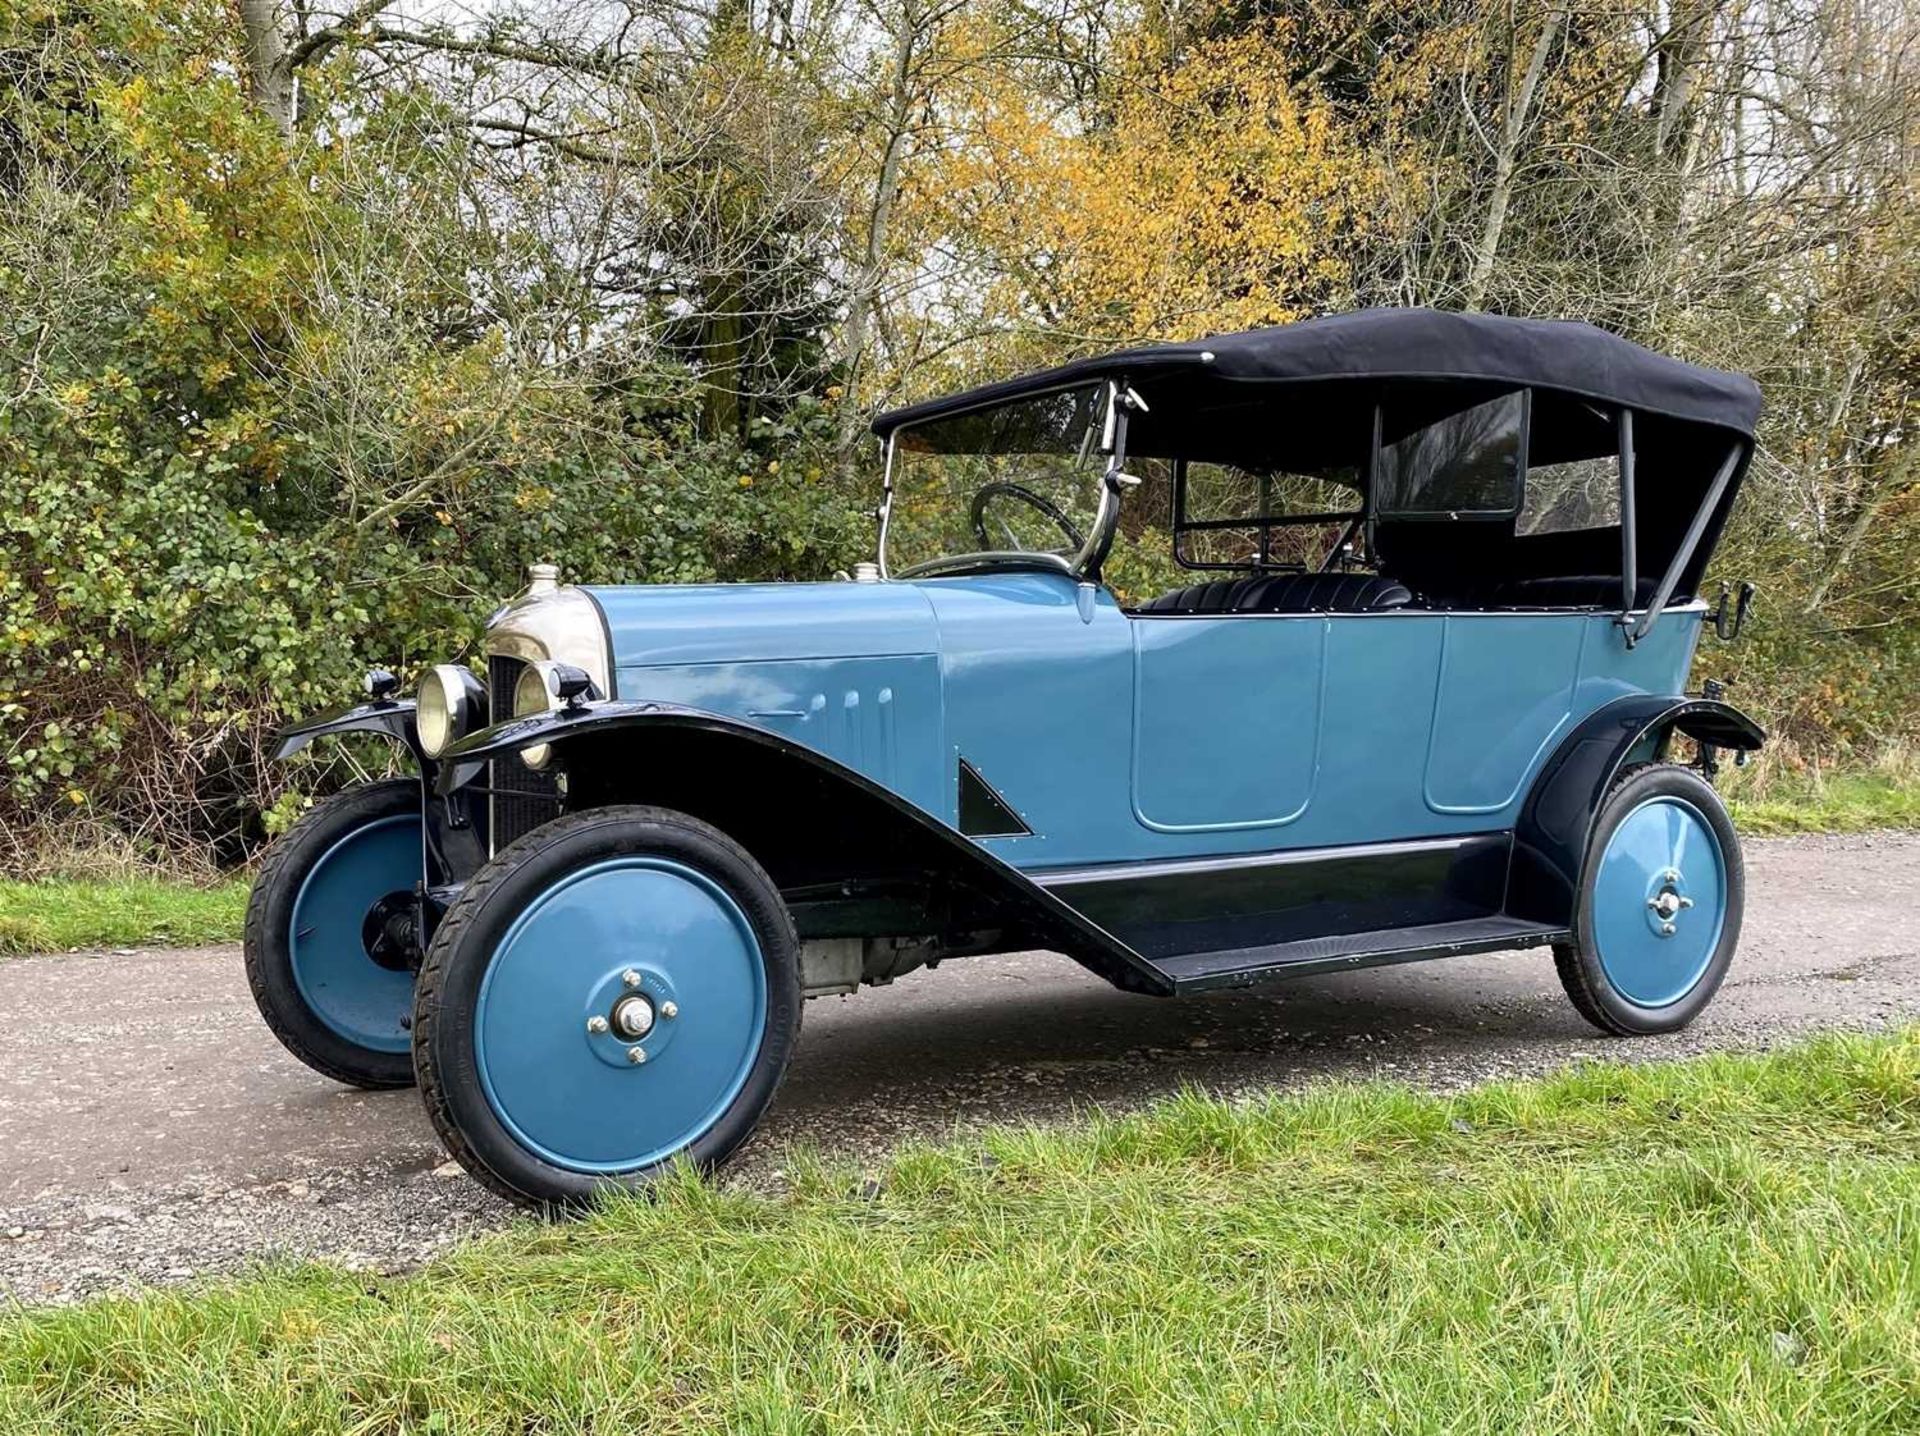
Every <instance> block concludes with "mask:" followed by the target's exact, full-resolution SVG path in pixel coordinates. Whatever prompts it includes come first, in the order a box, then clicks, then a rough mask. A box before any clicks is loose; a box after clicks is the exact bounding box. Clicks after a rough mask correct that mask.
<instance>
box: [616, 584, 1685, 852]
mask: <svg viewBox="0 0 1920 1436" xmlns="http://www.w3.org/2000/svg"><path fill="white" fill-rule="evenodd" d="M588 592H589V593H590V594H591V595H592V597H593V598H594V600H595V601H596V602H597V603H598V605H599V607H600V609H601V611H602V612H603V614H604V615H605V618H606V623H607V628H608V633H609V637H610V639H611V642H612V651H613V674H614V689H615V693H614V695H613V696H615V697H618V698H620V699H626V700H634V699H651V700H655V701H659V702H663V703H671V704H678V705H684V706H686V707H690V708H697V709H701V710H704V711H707V712H711V713H716V714H720V715H723V716H726V717H729V718H733V719H736V720H739V721H741V722H745V723H748V724H751V725H753V726H756V727H759V728H762V729H765V730H767V731H768V732H771V733H774V734H777V735H780V736H781V737H784V738H786V739H789V740H791V741H793V742H795V743H798V744H801V745H803V746H805V747H808V748H811V749H813V750H814V751H816V752H819V753H821V754H823V755H825V756H826V757H828V758H831V759H833V760H835V761H837V762H839V763H841V764H844V765H846V766H847V767H850V768H852V769H854V770H856V771H858V772H860V773H862V774H864V775H866V776H867V777H869V778H871V779H872V780H873V781H874V782H876V783H878V784H879V785H881V786H882V787H884V788H886V789H888V790H890V791H891V792H893V793H895V794H897V795H898V796H899V797H900V798H902V799H904V800H905V801H907V802H909V803H911V804H913V805H914V806H915V807H918V808H919V809H921V810H922V811H924V812H925V813H927V814H929V815H931V816H932V817H934V818H936V819H938V820H939V821H941V822H943V823H945V824H947V825H949V826H958V803H959V790H958V783H959V765H960V760H961V759H963V758H964V759H965V760H966V762H967V763H969V764H970V765H971V766H972V767H973V768H974V769H975V770H976V771H977V772H978V773H979V774H980V775H981V776H982V777H983V778H984V779H985V781H986V782H987V783H988V784H990V785H991V786H992V788H993V789H994V790H995V791H996V792H997V793H999V794H1000V795H1001V797H1002V798H1004V800H1005V801H1006V803H1007V804H1008V806H1010V807H1011V808H1012V809H1013V810H1014V811H1015V812H1016V813H1018V815H1019V816H1020V818H1021V819H1022V821H1023V822H1024V823H1025V824H1026V826H1027V827H1028V828H1029V829H1031V830H1032V831H1031V833H1029V834H1023V835H1019V836H1006V837H979V838H977V839H976V841H977V842H979V843H980V844H981V846H983V847H984V848H986V849H987V850H989V851H991V852H993V853H994V854H996V855H997V856H998V857H1000V858H1001V859H1002V860H1004V861H1005V862H1007V863H1009V864H1011V865H1012V866H1014V867H1016V868H1019V869H1022V870H1023V871H1026V872H1028V873H1030V874H1035V875H1040V874H1044V873H1045V871H1046V870H1048V869H1052V868H1084V867H1087V866H1089V865H1099V864H1108V863H1129V862H1139V861H1146V860H1157V859H1170V858H1189V857H1205V856H1217V855H1226V854H1245V853H1260V852H1273V851H1280V850H1291V849H1302V848H1321V847H1337V846H1342V845H1349V844H1360V843H1377V842H1382V841H1386V840H1395V839H1409V838H1426V837H1440V836H1446V835H1457V834H1470V833H1486V832H1500V831H1505V830H1509V829H1512V828H1513V827H1514V826H1515V822H1516V818H1517V816H1518V814H1519V811H1520V808H1521V805H1522V803H1523V802H1524V800H1525V799H1526V796H1527V794H1528V791H1529V789H1530V786H1531V784H1532V783H1533V780H1534V778H1535V776H1536V775H1537V774H1538V773H1539V771H1540V769H1541V767H1542V765H1543V764H1544V763H1546V761H1547V760H1548V758H1549V757H1550V755H1552V754H1553V753H1554V751H1555V750H1556V748H1557V747H1558V745H1559V744H1560V743H1561V742H1562V741H1563V740H1564V739H1565V738H1566V737H1567V735H1568V734H1569V733H1570V732H1572V731H1573V730H1574V728H1575V727H1576V726H1577V725H1579V724H1580V723H1581V721H1582V720H1583V719H1585V718H1587V717H1588V716H1589V715H1591V714H1593V713H1595V712H1596V711H1597V710H1599V709H1600V708H1601V707H1603V706H1604V705H1606V704H1608V703H1610V702H1613V701H1614V700H1617V699H1621V698H1623V697H1628V696H1630V695H1634V694H1645V693H1652V694H1670V695H1677V694H1679V693H1680V692H1681V688H1682V685H1683V683H1684V681H1685V678H1686V674H1687V670H1688V666H1689V664H1690V663H1691V661H1692V657H1693V650H1694V646H1695V644H1696V642H1697V641H1698V639H1699V635H1700V628H1701V619H1702V609H1701V608H1700V607H1699V606H1697V605H1695V606H1690V607H1687V608H1681V609H1674V610H1670V611H1668V612H1667V613H1665V614H1664V615H1662V618H1661V621H1660V622H1659V623H1658V624H1657V625H1656V626H1655V627H1654V629H1653V631H1652V632H1651V634H1650V635H1649V636H1648V637H1647V638H1646V639H1644V640H1642V641H1641V642H1640V643H1639V644H1638V646H1636V647H1633V648H1629V647H1628V646H1627V644H1626V642H1625V640H1624V638H1623V636H1622V633H1621V630H1620V626H1619V624H1618V622H1617V619H1616V617H1615V616H1614V615H1612V614H1608V613H1603V612H1593V611H1585V612H1562V613H1543V612H1448V613H1439V612H1421V611H1406V610H1402V611H1397V612H1386V613H1367V614H1301V615H1279V614H1225V615H1186V616H1182V615H1152V616H1149V615H1130V614H1128V613H1126V612H1124V611H1122V610H1121V609H1120V607H1119V606H1118V604H1117V603H1116V602H1115V600H1114V598H1113V596H1112V594H1111V593H1110V592H1108V591H1107V590H1106V589H1104V588H1097V587H1094V586H1092V585H1086V584H1080V583H1076V582H1075V581H1073V580H1072V579H1070V578H1068V577H1067V576H1065V575H1063V574H1052V573H1045V572H1033V573H1004V574H991V575H975V576H967V577H958V578H944V579H928V580H924V581H919V582H898V581H896V582H890V583H880V584H865V583H860V584H855V583H831V584H780V585H716V586H700V587H656V588H595V589H590V590H588ZM742 653H751V654H753V655H754V657H753V658H752V659H751V660H746V661H743V660H741V659H740V658H739V656H738V655H740V654H742Z"/></svg>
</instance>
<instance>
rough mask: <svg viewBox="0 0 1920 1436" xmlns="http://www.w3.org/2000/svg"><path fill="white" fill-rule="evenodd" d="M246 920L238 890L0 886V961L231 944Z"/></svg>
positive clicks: (110, 884)
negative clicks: (2, 956)
mask: <svg viewBox="0 0 1920 1436" xmlns="http://www.w3.org/2000/svg"><path fill="white" fill-rule="evenodd" d="M246 912H247V885H246V884H245V883H244V882H224V883H220V884H218V885H216V886H213V887H200V886H194V885H190V884H187V883H182V882H173V881H169V880H167V879H164V878H116V879H109V880H91V879H89V880H72V881H65V880H52V879H50V880H47V881H41V882H15V881H13V880H11V879H5V878H0V953H22V952H66V951H70V950H72V949H74V948H104V947H139V946H152V945H155V944H165V945H168V946H177V947H188V946H192V945H195V944H198V943H208V942H237V941H239V938H240V926H241V923H242V922H243V921H244V920H245V918H246Z"/></svg>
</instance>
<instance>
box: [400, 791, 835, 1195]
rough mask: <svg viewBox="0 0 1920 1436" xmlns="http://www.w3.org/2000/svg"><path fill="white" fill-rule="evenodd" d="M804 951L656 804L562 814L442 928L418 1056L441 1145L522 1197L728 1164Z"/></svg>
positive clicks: (775, 902) (482, 876) (432, 958)
mask: <svg viewBox="0 0 1920 1436" xmlns="http://www.w3.org/2000/svg"><path fill="white" fill-rule="evenodd" d="M800 1009H801V992H800V976H799V943H798V940H797V939H796V938H795V936H794V932H793V924H792V920H791V919H790V917H789V916H788V914H787V910H786V906H785V904H784V903H782V901H781V899H780V893H779V890H778V889H777V888H775V886H774V885H773V882H772V880H771V879H770V878H768V877H767V875H766V873H765V872H763V871H762V870H761V868H760V866H759V864H758V863H756V862H754V860H753V859H752V857H750V856H749V855H748V854H747V852H746V851H745V850H744V849H743V848H741V847H740V846H739V845H738V844H737V843H735V842H733V841H732V840H731V839H729V838H728V837H726V835H725V834H723V833H721V832H720V831H718V830H717V829H715V828H712V827H710V826H708V825H707V824H705V823H702V822H699V821H697V820H696V819H693V818H690V817H687V816H686V815H684V814H681V813H675V812H671V811H668V810H666V809H660V808H643V807H625V806H623V807H610V808H600V809H595V810H593V811H591V812H587V813H580V814H575V815H571V816H568V817H563V818H559V819H556V820H555V821H553V822H551V823H547V824H545V825H543V826H542V827H540V828H538V829H536V830H535V831H534V832H532V833H529V834H527V835H526V836H525V837H524V838H522V839H520V840H519V841H518V842H516V843H514V844H513V845H511V846H510V847H508V848H506V849H505V850H503V851H502V852H501V853H500V854H499V855H498V856H496V857H495V858H494V859H492V860H491V861H490V862H489V863H487V865H486V866H485V867H483V868H482V869H481V870H480V871H479V872H478V873H477V874H476V875H475V876H474V878H473V880H472V881H471V882H470V883H468V884H467V886H466V888H465V889H464V890H463V891H462V893H461V895H460V896H459V898H458V899H456V900H455V902H454V903H453V905H452V907H450V908H449V909H448V910H447V913H446V915H445V917H443V918H442V919H441V922H440V925H439V927H438V928H437V930H436V932H435V935H434V940H433V944H432V946H431V948H430V949H429V951H428V953H427V958H426V962H425V964H424V965H423V966H422V968H421V972H420V984H419V990H418V992H417V994H416V999H415V1009H414V1063H415V1070H416V1072H417V1074H418V1077H419V1082H420V1089H421V1095H422V1096H423V1097H424V1098H425V1099H426V1103H427V1111H428V1114H429V1116H430V1117H431V1118H432V1120H433V1123H434V1126H435V1127H436V1128H437V1129H438V1130H439V1133H440V1136H441V1139H442V1140H443V1141H444V1142H445V1143H446V1145H447V1149H448V1150H449V1151H450V1152H451V1153H452V1154H453V1156H454V1157H455V1159H457V1160H458V1161H459V1162H460V1164H461V1165H462V1166H464V1167H466V1169H467V1170H468V1171H469V1172H471V1173H472V1174H473V1175H474V1176H475V1177H476V1178H478V1179H479V1180H480V1181H481V1182H483V1183H485V1184H486V1185H487V1186H489V1187H491V1188H492V1189H493V1190H495V1191H497V1192H499V1193H501V1194H502V1195H504V1196H506V1197H509V1198H511V1199H512V1200H515V1201H519V1202H524V1203H529V1204H535V1205H568V1204H574V1203H578V1202H582V1201H585V1200H587V1199H588V1198H590V1197H592V1196H593V1195H594V1194H595V1193H596V1192H599V1191H602V1190H605V1189H608V1188H634V1187H642V1186H645V1185H646V1184H647V1183H648V1182H650V1181H652V1180H653V1179H654V1178H655V1177H657V1176H658V1175H659V1174H660V1173H661V1172H662V1171H664V1170H665V1169H666V1168H667V1167H668V1166H669V1165H670V1164H671V1163H673V1162H674V1161H675V1160H676V1159H681V1158H684V1159H685V1160H687V1161H690V1162H692V1163H693V1164H694V1165H695V1166H698V1167H701V1168H712V1167H714V1166H717V1165H718V1164H719V1163H720V1162H722V1161H724V1160H725V1159H726V1158H727V1157H728V1156H729V1155H731V1154H732V1152H733V1151H734V1149H735V1148H737V1147H738V1146H739V1145H740V1144H741V1143H742V1142H744V1141H745V1140H746V1138H747V1137H748V1136H749V1134H751V1133H752V1131H753V1129H754V1127H755V1126H756V1125H757V1124H758V1123H759V1120H760V1117H761V1115H762V1114H763V1113H764V1112H765V1111H766V1109H767V1105H768V1103H769V1102H771V1101H772V1100H773V1094H774V1091H775V1089H776V1088H777V1087H778V1086H779V1084H780V1080H781V1078H782V1077H783V1076H784V1075H785V1073H786V1068H787V1062H788V1059H789V1057H790V1056H791V1055H792V1051H793V1046H794V1041H795V1039H796V1037H797V1036H798V1034H799V1029H800Z"/></svg>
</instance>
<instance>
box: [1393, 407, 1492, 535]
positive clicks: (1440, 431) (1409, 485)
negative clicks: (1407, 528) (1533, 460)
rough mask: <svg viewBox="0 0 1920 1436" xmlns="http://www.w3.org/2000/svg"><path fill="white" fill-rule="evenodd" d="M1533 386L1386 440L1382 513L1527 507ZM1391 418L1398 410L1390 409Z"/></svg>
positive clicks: (1427, 514)
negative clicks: (1524, 474) (1523, 470)
mask: <svg viewBox="0 0 1920 1436" xmlns="http://www.w3.org/2000/svg"><path fill="white" fill-rule="evenodd" d="M1527 397H1528V396H1527V392H1526V391H1525V390H1524V389H1523V390H1518V391H1516V392H1515V393H1512V394H1502V395H1501V396H1500V397H1499V398H1498V399H1491V400H1488V401H1487V402H1486V403H1484V404H1476V405H1474V406H1473V407H1472V408H1471V409H1463V410H1461V411H1460V412H1459V413H1457V414H1449V415H1447V416H1446V417H1445V418H1444V419H1438V420H1435V421H1434V422H1433V423H1430V424H1427V425H1424V426H1423V427H1421V428H1418V429H1415V430H1413V431H1412V432H1411V433H1408V434H1405V435H1403V436H1401V437H1400V438H1397V439H1395V440H1393V441H1392V442H1391V443H1383V444H1382V445H1381V446H1380V460H1379V466H1378V468H1377V469H1376V470H1375V492H1376V494H1377V495H1378V502H1377V508H1378V512H1379V514H1380V516H1381V517H1382V518H1395V519H1421V518H1435V519H1456V518H1505V517H1506V516H1508V515H1509V514H1511V513H1513V512H1514V510H1516V509H1517V508H1518V507H1519V506H1520V467H1521V455H1522V454H1523V453H1524V452H1525V449H1526V432H1527ZM1387 417H1388V421H1389V422H1391V420H1392V414H1391V413H1389V414H1388V416H1387Z"/></svg>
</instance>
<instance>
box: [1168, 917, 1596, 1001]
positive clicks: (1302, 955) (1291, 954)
mask: <svg viewBox="0 0 1920 1436" xmlns="http://www.w3.org/2000/svg"><path fill="white" fill-rule="evenodd" d="M1569 936H1570V934H1569V933H1568V932H1567V930H1566V929H1565V928H1562V927H1554V926H1552V925H1551V924H1549V923H1539V922H1528V921H1527V920H1526V919H1524V918H1517V917H1476V918H1468V919H1466V920H1464V921H1461V922H1439V923H1431V924H1428V925H1426V926H1423V927H1400V928H1388V929H1384V930H1380V931H1375V932H1355V933H1347V934H1345V935H1343V936H1340V937H1309V938H1302V939H1300V940H1299V941H1297V942H1278V943H1274V944H1273V945H1271V946H1269V947H1236V948H1227V949H1225V950H1223V951H1220V952H1190V953H1186V954H1184V955H1183V956H1180V957H1163V958H1161V959H1159V960H1158V961H1157V962H1155V963H1154V966H1155V967H1158V968H1159V969H1160V970H1161V971H1162V972H1163V973H1165V974H1166V975H1167V977H1168V978H1170V979H1171V980H1172V982H1173V987H1174V991H1175V993H1176V994H1185V993H1192V992H1207V991H1210V990H1212V989H1214V988H1223V987H1252V986H1253V985H1254V984H1256V983H1262V982H1274V981H1277V980H1278V979H1280V978H1284V977H1306V976H1309V975H1310V974H1313V973H1316V972H1339V971H1343V970H1345V969H1347V968H1353V967H1384V966H1386V965H1387V964H1389V963H1395V962H1424V961H1426V960H1427V959H1429V958H1435V957H1458V956H1461V955H1463V954H1466V953H1470V952H1499V951H1502V950H1503V949H1507V948H1517V947H1539V946H1541V945H1543V944H1545V943H1550V942H1558V941H1561V940H1562V939H1564V938H1567V937H1569Z"/></svg>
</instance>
